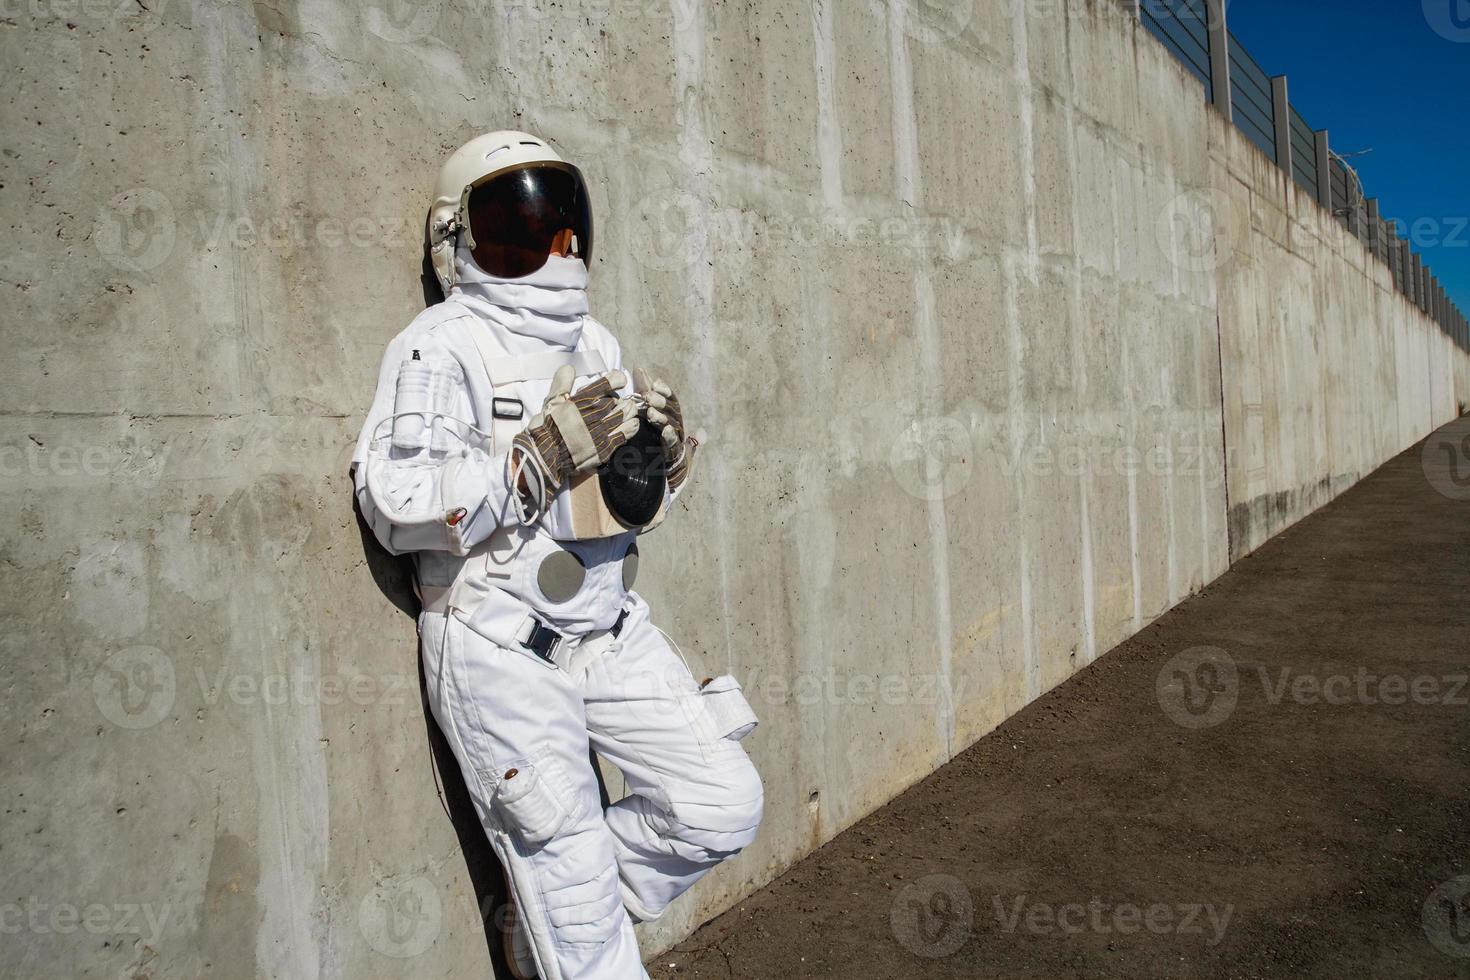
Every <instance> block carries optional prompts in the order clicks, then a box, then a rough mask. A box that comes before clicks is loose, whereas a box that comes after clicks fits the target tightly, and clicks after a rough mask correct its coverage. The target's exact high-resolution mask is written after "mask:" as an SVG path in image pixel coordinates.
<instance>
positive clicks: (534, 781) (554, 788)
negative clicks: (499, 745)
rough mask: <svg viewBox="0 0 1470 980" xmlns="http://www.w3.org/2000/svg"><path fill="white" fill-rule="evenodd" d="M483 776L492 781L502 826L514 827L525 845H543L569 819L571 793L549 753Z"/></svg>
mask: <svg viewBox="0 0 1470 980" xmlns="http://www.w3.org/2000/svg"><path fill="white" fill-rule="evenodd" d="M484 776H485V778H486V779H487V781H491V782H492V783H493V786H494V794H495V795H494V799H495V809H496V811H497V812H498V813H499V814H500V818H501V820H502V821H503V823H504V826H505V827H506V828H507V829H510V830H513V831H515V833H516V834H517V835H518V836H519V837H520V839H521V841H522V842H523V843H525V844H526V846H527V847H530V848H533V849H535V848H540V847H544V846H545V845H546V844H547V842H549V841H550V840H551V839H552V838H554V837H555V836H556V835H557V834H559V833H560V832H561V831H562V828H564V827H565V826H567V824H568V822H570V820H571V819H572V815H573V810H574V806H573V803H572V796H571V793H570V792H569V791H568V788H567V787H566V786H565V785H564V781H563V780H562V779H561V778H560V777H561V773H560V772H559V771H558V770H557V765H556V762H555V760H553V759H551V758H550V757H542V758H540V759H537V760H528V761H526V762H521V763H518V764H516V765H513V766H509V767H508V768H506V769H505V770H503V771H501V772H498V773H485V774H484Z"/></svg>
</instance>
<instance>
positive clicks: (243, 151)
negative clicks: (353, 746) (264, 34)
mask: <svg viewBox="0 0 1470 980" xmlns="http://www.w3.org/2000/svg"><path fill="white" fill-rule="evenodd" d="M227 16H232V15H231V14H229V13H227V12H225V11H221V10H217V9H214V8H201V9H200V11H199V21H198V24H197V27H196V29H197V30H198V31H199V36H200V38H201V40H202V42H203V44H204V46H205V47H206V48H207V50H208V54H207V55H206V56H205V57H204V59H203V62H204V64H205V66H206V70H207V71H208V73H209V77H208V78H207V80H206V84H205V86H204V88H205V90H206V91H207V92H208V93H209V95H208V96H206V98H207V99H209V100H214V99H216V98H219V97H223V100H224V103H225V105H220V104H216V105H215V106H214V109H215V110H216V115H217V117H218V118H226V117H227V116H228V115H229V112H228V111H227V108H226V106H227V105H234V104H243V101H244V100H240V102H239V103H237V102H236V100H235V99H233V98H231V95H232V94H233V93H232V88H233V87H234V85H235V84H236V82H237V81H238V80H239V79H240V78H241V77H242V72H241V71H240V70H239V69H238V66H237V65H236V64H235V61H234V57H233V50H232V40H233V38H235V37H237V36H240V34H239V33H238V25H236V24H228V23H225V22H224V21H223V18H224V17H227ZM250 36H253V35H250ZM230 133H231V135H230V136H228V137H227V138H228V140H229V144H230V152H229V153H228V154H227V155H226V157H225V163H226V165H227V166H228V167H229V173H228V174H227V176H226V180H227V186H228V188H229V192H230V195H231V200H230V206H231V207H232V208H236V207H238V209H239V213H246V212H247V209H246V208H245V207H243V205H242V202H243V200H244V198H245V195H244V194H243V193H242V189H241V185H242V183H244V178H243V176H242V171H243V170H244V169H245V167H247V166H248V165H249V164H250V163H251V162H252V161H254V160H256V159H257V157H256V155H255V154H258V153H259V152H261V151H260V150H256V149H255V148H253V147H251V146H250V145H249V144H248V143H247V142H246V140H245V139H244V137H243V136H242V135H241V134H240V133H239V132H238V127H236V128H235V129H232V130H231V131H230ZM241 251H242V249H241V247H240V246H238V245H231V246H230V252H231V255H230V259H231V274H232V277H233V280H232V284H233V286H234V288H233V297H232V299H233V304H234V305H233V308H234V313H235V316H236V317H237V324H236V325H237V327H238V328H240V329H241V330H242V331H245V332H247V333H248V331H249V324H250V321H251V316H250V313H251V303H252V299H254V293H255V292H256V291H257V290H255V289H254V288H251V287H253V285H254V283H253V280H254V279H255V278H256V277H255V276H254V275H253V271H254V266H253V264H246V263H245V261H244V257H242V254H241ZM242 280H247V281H250V282H249V285H247V284H246V283H244V282H242ZM245 346H248V345H245ZM242 350H243V348H242ZM242 369H243V370H242V378H241V380H242V382H245V383H249V384H252V385H258V384H260V383H261V382H260V378H259V372H258V371H256V370H255V365H253V364H251V363H250V362H249V358H248V354H247V355H242ZM247 379H248V380H247ZM242 502H243V505H245V506H249V505H250V503H251V502H252V501H251V499H250V496H249V491H248V490H247V491H246V492H245V493H244V494H243V495H242ZM256 517H257V520H258V519H259V515H258V514H257V515H256ZM264 608H265V606H264V605H263V604H262V603H259V602H257V601H255V597H254V596H250V595H248V594H246V593H244V592H241V593H239V594H237V595H235V597H234V599H233V601H232V603H231V610H230V615H231V619H232V622H231V631H230V632H231V636H232V637H233V638H234V643H233V644H232V649H235V650H239V651H240V652H242V653H253V654H255V655H256V657H257V658H258V660H259V663H260V669H261V672H262V676H263V677H269V676H271V675H272V674H277V673H282V671H278V666H279V665H278V664H277V662H275V661H273V660H272V659H271V653H272V651H273V650H274V649H276V648H277V647H278V644H279V639H278V637H277V633H276V631H274V630H271V629H266V628H265V627H264V624H263V623H262V622H260V616H261V615H263V613H262V610H263V609H264ZM242 619H243V620H244V621H243V622H242V621H241V620H242ZM251 648H253V649H251ZM284 673H289V672H284ZM261 707H262V708H263V710H262V711H260V712H259V713H257V714H256V716H255V717H256V724H255V727H254V731H252V732H251V734H250V738H249V746H250V752H251V757H252V761H253V762H254V765H255V771H254V777H255V786H256V790H257V792H258V809H257V811H256V819H257V833H258V835H259V837H258V840H257V841H256V850H257V853H258V854H259V855H260V877H259V889H260V892H261V896H262V897H261V906H262V908H263V911H264V915H263V919H262V921H261V922H260V923H259V924H258V926H257V925H256V924H254V923H252V924H250V925H249V928H252V929H255V930H257V931H256V932H255V936H254V940H255V945H254V949H255V957H256V965H257V968H258V971H259V972H261V973H264V974H266V975H270V976H289V977H293V978H296V977H299V978H301V980H315V978H316V977H318V976H319V975H320V973H321V963H320V960H319V944H318V937H317V936H316V935H315V934H314V928H313V926H314V924H320V923H321V921H322V919H321V917H320V915H319V914H318V908H317V882H318V875H319V873H320V872H321V871H322V870H323V866H322V862H323V859H324V855H325V849H326V841H327V840H328V839H329V836H330V827H329V815H328V813H327V811H326V801H327V797H326V794H325V783H326V776H325V765H326V764H325V758H324V755H323V750H322V747H321V741H320V739H321V734H322V728H321V713H320V706H317V705H308V706H301V707H300V710H299V712H295V713H293V712H291V711H289V710H288V711H287V712H286V713H285V716H284V717H283V718H280V719H278V718H277V717H276V716H275V714H274V712H273V711H272V706H271V704H270V701H269V699H263V700H262V704H261ZM288 732H289V734H288ZM293 736H294V737H293ZM283 757H284V758H283Z"/></svg>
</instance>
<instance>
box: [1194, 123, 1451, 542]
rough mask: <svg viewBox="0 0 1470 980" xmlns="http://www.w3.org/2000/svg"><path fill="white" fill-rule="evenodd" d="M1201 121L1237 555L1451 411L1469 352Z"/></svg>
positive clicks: (1358, 249)
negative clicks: (1211, 186)
mask: <svg viewBox="0 0 1470 980" xmlns="http://www.w3.org/2000/svg"><path fill="white" fill-rule="evenodd" d="M1208 132H1209V140H1210V156H1211V160H1212V170H1213V178H1214V180H1215V196H1216V201H1217V203H1218V208H1217V209H1216V213H1217V214H1218V215H1219V216H1220V220H1219V221H1218V222H1217V223H1216V224H1215V228H1216V232H1217V234H1216V245H1217V252H1216V257H1217V261H1218V272H1219V296H1220V345H1221V350H1222V361H1223V365H1224V392H1225V444H1226V447H1227V449H1228V454H1227V473H1228V487H1229V501H1230V552H1231V558H1232V560H1234V559H1237V558H1240V557H1243V556H1244V555H1246V554H1249V553H1250V552H1251V551H1252V550H1254V549H1255V548H1257V547H1259V546H1260V545H1261V544H1262V543H1264V542H1265V541H1266V540H1268V539H1269V538H1270V537H1272V536H1273V535H1275V534H1277V533H1279V532H1281V531H1282V530H1284V529H1285V528H1287V527H1289V526H1290V525H1292V524H1294V523H1296V522H1297V521H1298V520H1300V519H1301V518H1303V517H1305V516H1306V515H1307V514H1310V513H1311V512H1312V511H1314V510H1316V509H1317V508H1318V507H1321V506H1322V505H1323V504H1326V503H1327V502H1328V501H1330V500H1332V499H1333V498H1334V497H1336V496H1337V495H1338V494H1339V493H1341V492H1342V491H1343V490H1346V489H1347V488H1348V487H1350V486H1352V485H1353V484H1355V483H1356V482H1358V480H1360V479H1361V478H1362V477H1364V476H1366V475H1367V474H1368V473H1370V472H1372V471H1373V470H1374V469H1376V468H1377V467H1378V466H1379V465H1380V464H1382V463H1383V462H1385V461H1386V460H1388V459H1389V458H1390V457H1392V456H1394V455H1396V454H1397V453H1399V452H1400V451H1402V450H1403V449H1404V448H1405V447H1407V446H1409V445H1411V444H1413V443H1414V442H1416V441H1418V440H1419V439H1422V438H1423V437H1424V436H1426V435H1427V434H1428V433H1429V432H1431V431H1432V430H1434V429H1436V428H1438V427H1439V426H1441V425H1443V424H1445V423H1446V422H1449V421H1450V420H1451V419H1453V418H1455V417H1456V415H1458V414H1459V403H1460V402H1461V401H1463V400H1464V399H1463V398H1462V397H1458V396H1457V394H1456V384H1457V382H1456V378H1457V376H1458V377H1460V378H1463V377H1464V376H1465V372H1466V368H1467V364H1470V358H1467V357H1466V356H1465V354H1464V352H1463V351H1461V350H1460V349H1459V348H1458V347H1456V346H1455V344H1454V342H1453V341H1452V340H1451V339H1450V338H1449V336H1448V335H1446V334H1445V333H1444V332H1443V331H1441V330H1440V328H1439V327H1438V326H1437V325H1436V324H1434V323H1433V322H1432V321H1431V320H1430V319H1429V318H1428V317H1426V316H1425V315H1424V314H1423V312H1421V311H1420V310H1419V309H1418V307H1416V306H1414V305H1412V304H1411V303H1410V302H1409V300H1408V299H1407V297H1405V296H1404V295H1403V294H1402V293H1400V292H1399V291H1398V290H1397V289H1395V288H1394V283H1393V275H1392V273H1391V272H1390V270H1389V268H1388V266H1387V265H1385V264H1384V263H1383V262H1380V261H1379V260H1378V259H1377V258H1376V257H1375V256H1374V255H1373V253H1372V251H1371V250H1370V249H1368V248H1367V247H1366V246H1365V245H1364V244H1363V243H1362V242H1361V241H1360V240H1359V239H1358V238H1357V237H1356V236H1354V235H1353V234H1351V233H1350V232H1349V231H1348V230H1347V229H1346V228H1345V227H1344V226H1343V224H1342V223H1341V222H1340V221H1338V220H1337V219H1336V218H1334V217H1333V216H1332V215H1331V214H1330V213H1329V212H1328V211H1327V210H1326V209H1324V208H1322V207H1320V206H1319V205H1318V204H1317V202H1316V201H1315V200H1314V199H1313V198H1312V197H1311V195H1310V194H1307V193H1305V192H1304V191H1302V189H1301V188H1300V186H1299V185H1297V184H1296V183H1295V182H1294V181H1291V180H1289V179H1287V177H1286V175H1285V174H1284V172H1283V171H1281V170H1280V169H1279V168H1277V167H1276V165H1275V164H1274V163H1273V162H1272V161H1271V160H1270V159H1268V158H1267V157H1266V156H1265V154H1263V153H1262V152H1261V151H1260V150H1259V149H1258V148H1257V147H1256V146H1255V144H1253V143H1252V142H1251V141H1250V140H1249V139H1247V138H1245V137H1244V136H1243V135H1242V134H1241V133H1240V131H1239V130H1237V129H1236V128H1235V127H1234V126H1232V125H1230V124H1229V123H1228V122H1226V121H1225V119H1224V117H1222V116H1219V115H1218V114H1215V113H1211V114H1210V120H1209V127H1208ZM1461 384H1462V385H1463V383H1461ZM1460 390H1461V391H1462V392H1463V390H1464V388H1463V386H1462V387H1461V388H1460Z"/></svg>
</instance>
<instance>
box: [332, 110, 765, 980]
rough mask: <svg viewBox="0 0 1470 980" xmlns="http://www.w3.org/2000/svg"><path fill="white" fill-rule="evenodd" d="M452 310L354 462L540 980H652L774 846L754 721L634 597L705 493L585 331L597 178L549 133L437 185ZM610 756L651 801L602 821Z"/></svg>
mask: <svg viewBox="0 0 1470 980" xmlns="http://www.w3.org/2000/svg"><path fill="white" fill-rule="evenodd" d="M428 241H429V248H430V253H431V257H432V261H433V265H434V271H435V273H436V275H437V276H438V278H439V281H440V283H441V284H442V285H443V287H444V292H445V300H444V302H442V303H439V304H437V305H435V306H432V307H430V308H429V309H427V310H425V311H424V312H423V313H421V314H420V315H419V316H418V317H417V318H415V319H414V321H413V322H412V323H410V324H409V325H408V327H407V329H405V330H404V331H403V332H402V333H401V334H399V335H398V336H397V337H396V338H395V339H394V340H393V341H392V342H391V343H390V344H389V345H388V351H387V354H386V356H385V357H384V358H383V365H382V370H381V372H380V374H379V377H378V387H377V394H376V396H375V397H374V399H373V405H372V408H371V410H370V412H369V414H368V417H367V421H366V423H365V424H364V426H363V430H362V435H361V436H360V438H359V440H358V444H357V449H356V452H355V453H354V456H353V467H354V470H353V472H354V485H355V489H356V494H357V501H358V505H359V508H360V509H361V512H362V515H363V517H364V519H365V520H366V521H367V522H368V524H370V525H371V527H372V529H373V532H374V533H375V534H376V536H377V538H378V540H379V541H381V542H382V544H383V546H384V547H385V548H387V549H388V550H389V551H390V552H392V553H394V554H405V553H407V554H412V555H413V556H414V563H415V571H416V576H415V578H416V582H415V585H416V590H417V592H418V595H419V598H420V600H421V602H422V605H423V611H422V613H421V614H420V616H419V620H418V630H419V637H420V653H421V656H422V659H423V666H424V676H425V678H426V685H427V693H428V701H429V706H430V709H431V710H432V711H433V713H434V716H435V718H436V719H437V720H438V723H439V726H440V728H441V729H442V730H443V732H444V735H445V737H446V738H447V739H448V741H449V744H450V746H451V747H452V748H453V751H454V755H455V758H456V759H457V761H458V763H459V766H460V769H461V770H462V772H463V774H464V780H465V783H466V785H467V786H468V787H469V791H470V794H471V796H472V797H473V799H474V804H475V809H476V813H477V815H478V817H479V819H480V821H481V823H482V824H483V826H484V828H485V833H486V834H487V836H488V837H489V840H490V843H491V846H492V847H493V848H494V850H495V852H496V854H497V855H498V856H499V858H500V861H501V864H502V866H503V867H504V869H505V871H506V877H507V883H508V887H509V892H510V894H511V896H512V898H513V910H514V912H513V914H512V915H511V916H510V917H509V918H510V920H511V921H510V922H509V923H508V925H507V929H506V947H507V959H508V961H509V962H510V965H511V967H512V971H513V972H514V973H515V974H516V976H518V977H534V976H538V975H539V976H540V977H542V978H544V980H571V978H580V977H596V978H599V980H620V978H628V977H645V976H647V974H646V973H645V972H644V970H643V966H642V963H641V960H640V958H639V955H638V947H637V941H636V939H635V937H634V933H633V924H634V923H635V922H639V921H645V922H646V921H651V920H653V919H656V918H657V917H658V916H659V915H660V914H661V913H662V912H663V911H664V909H665V908H667V907H668V905H669V903H670V902H672V901H673V900H674V899H675V898H677V897H678V896H679V895H680V894H682V893H683V892H684V891H686V890H687V889H688V888H689V887H690V886H691V885H693V884H694V883H695V882H696V881H698V880H699V878H700V877H701V876H703V875H704V874H705V873H706V872H708V871H709V870H710V869H712V868H713V867H715V866H716V865H717V864H719V863H720V862H722V861H725V860H727V859H728V858H730V857H732V856H734V855H735V854H737V853H739V851H740V850H741V849H742V848H744V847H745V846H746V845H748V844H749V843H750V842H751V841H752V840H753V839H754V837H755V833H756V827H757V826H758V824H759V823H760V819H761V812H762V806H763V793H762V787H761V780H760V777H759V775H758V774H757V773H756V770H755V767H754V766H753V765H752V764H751V761H750V759H749V757H748V756H747V755H746V753H745V750H744V748H743V747H742V746H741V744H740V740H741V739H742V738H743V737H745V736H746V735H747V734H749V732H750V731H751V730H752V729H754V727H755V725H756V719H755V715H754V714H753V712H752V711H751V708H750V705H749V704H748V702H747V701H746V700H745V697H744V695H743V694H742V693H741V689H740V685H739V684H738V683H737V682H736V681H735V679H734V678H732V677H730V676H720V677H715V678H706V679H704V680H703V681H702V682H697V681H696V680H695V679H694V677H693V675H692V674H691V673H690V671H689V668H688V666H687V665H686V664H685V663H684V661H683V659H682V656H681V655H680V654H678V653H677V649H676V648H675V647H674V646H673V645H672V644H671V643H670V642H669V641H668V639H667V638H666V636H665V635H664V634H663V633H662V632H661V631H660V630H659V629H658V628H657V627H656V626H654V625H653V622H652V621H651V619H650V617H649V609H648V604H647V603H646V602H645V601H644V600H643V598H642V597H641V596H639V595H638V594H637V593H636V592H634V591H632V588H633V581H634V578H635V576H636V574H637V569H638V539H639V536H640V534H643V533H646V532H647V531H649V530H651V529H652V528H653V527H655V526H656V525H657V524H658V523H659V522H660V521H661V520H662V519H663V517H664V515H665V514H667V512H668V511H669V508H670V505H671V504H672V502H673V501H674V499H675V498H676V497H677V496H678V494H679V493H680V492H681V491H682V490H683V488H684V487H685V486H686V485H687V482H688V476H689V471H690V464H691V463H692V462H693V457H694V453H695V449H696V446H697V444H696V442H695V441H694V440H693V439H692V438H691V437H689V436H688V435H687V434H686V432H685V430H684V422H683V416H682V412H681V409H680V405H679V400H678V398H677V396H676V395H675V394H674V393H673V391H672V390H671V388H670V386H669V385H668V384H666V383H664V382H663V381H660V380H657V379H649V378H646V377H643V376H639V375H636V374H635V377H634V379H632V380H631V381H630V379H629V377H628V375H627V374H625V373H624V370H623V363H622V354H621V350H620V348H619V346H618V342H617V340H615V339H614V338H613V336H612V334H611V333H610V332H609V331H608V330H607V328H606V327H604V326H603V325H602V324H600V323H598V322H597V321H596V320H594V319H592V318H591V317H590V316H588V313H587V309H588V307H587V293H586V287H587V279H588V269H589V266H590V263H591V259H592V214H591V210H590V207H589V204H588V197H587V188H586V185H585V184H584V182H583V179H582V175H581V173H580V172H579V171H578V170H577V168H576V167H573V166H571V165H570V164H568V163H566V162H565V161H563V160H562V158H561V157H560V156H559V155H558V154H557V153H556V152H555V151H554V150H553V149H552V148H551V147H550V146H548V145H547V144H546V143H545V142H544V141H543V140H540V139H538V138H536V137H535V136H531V135H528V134H526V133H518V132H495V133H490V134H488V135H485V136H480V137H477V138H475V139H473V140H471V141H470V142H469V143H467V144H465V145H464V146H462V147H461V148H460V149H458V150H457V151H455V152H454V154H452V155H451V156H450V157H449V159H448V161H447V162H446V163H445V164H444V167H443V169H442V170H441V171H440V173H439V178H438V183H437V185H436V188H435V198H434V203H433V207H432V209H431V211H430V214H429V225H428ZM589 747H590V748H592V749H595V750H596V751H597V753H598V755H600V756H601V757H602V758H603V759H605V760H607V761H609V762H611V763H612V764H614V765H616V766H617V767H618V769H620V770H621V771H622V773H623V775H624V776H625V778H626V782H627V786H628V790H629V795H627V796H625V797H624V798H623V799H620V800H618V801H617V802H615V803H613V804H612V805H611V806H608V807H606V808H603V806H602V805H601V799H600V796H599V791H598V783H597V779H596V775H595V773H594V771H593V769H592V766H591V764H590V762H589V751H588V750H589Z"/></svg>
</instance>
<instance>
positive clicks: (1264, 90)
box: [1230, 34, 1276, 160]
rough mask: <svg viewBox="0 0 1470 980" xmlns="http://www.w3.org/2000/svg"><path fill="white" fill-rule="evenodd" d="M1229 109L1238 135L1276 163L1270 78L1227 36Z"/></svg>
mask: <svg viewBox="0 0 1470 980" xmlns="http://www.w3.org/2000/svg"><path fill="white" fill-rule="evenodd" d="M1230 107H1231V109H1232V110H1233V112H1234V115H1235V121H1236V123H1237V124H1238V125H1239V126H1240V129H1241V131H1242V132H1244V133H1245V134H1246V135H1247V136H1249V137H1250V139H1251V142H1252V143H1255V144H1256V145H1257V146H1259V147H1260V148H1261V151H1262V152H1263V153H1265V154H1266V155H1267V156H1269V157H1270V158H1271V159H1273V160H1274V159H1276V112H1275V109H1274V106H1273V105H1272V99H1271V76H1270V75H1267V74H1266V72H1265V71H1264V70H1263V69H1262V68H1261V66H1260V65H1259V64H1258V63H1257V62H1256V59H1254V58H1252V57H1251V55H1250V52H1249V51H1247V50H1246V49H1245V45H1243V44H1241V43H1240V39H1239V38H1237V37H1236V36H1235V35H1234V34H1231V35H1230Z"/></svg>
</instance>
